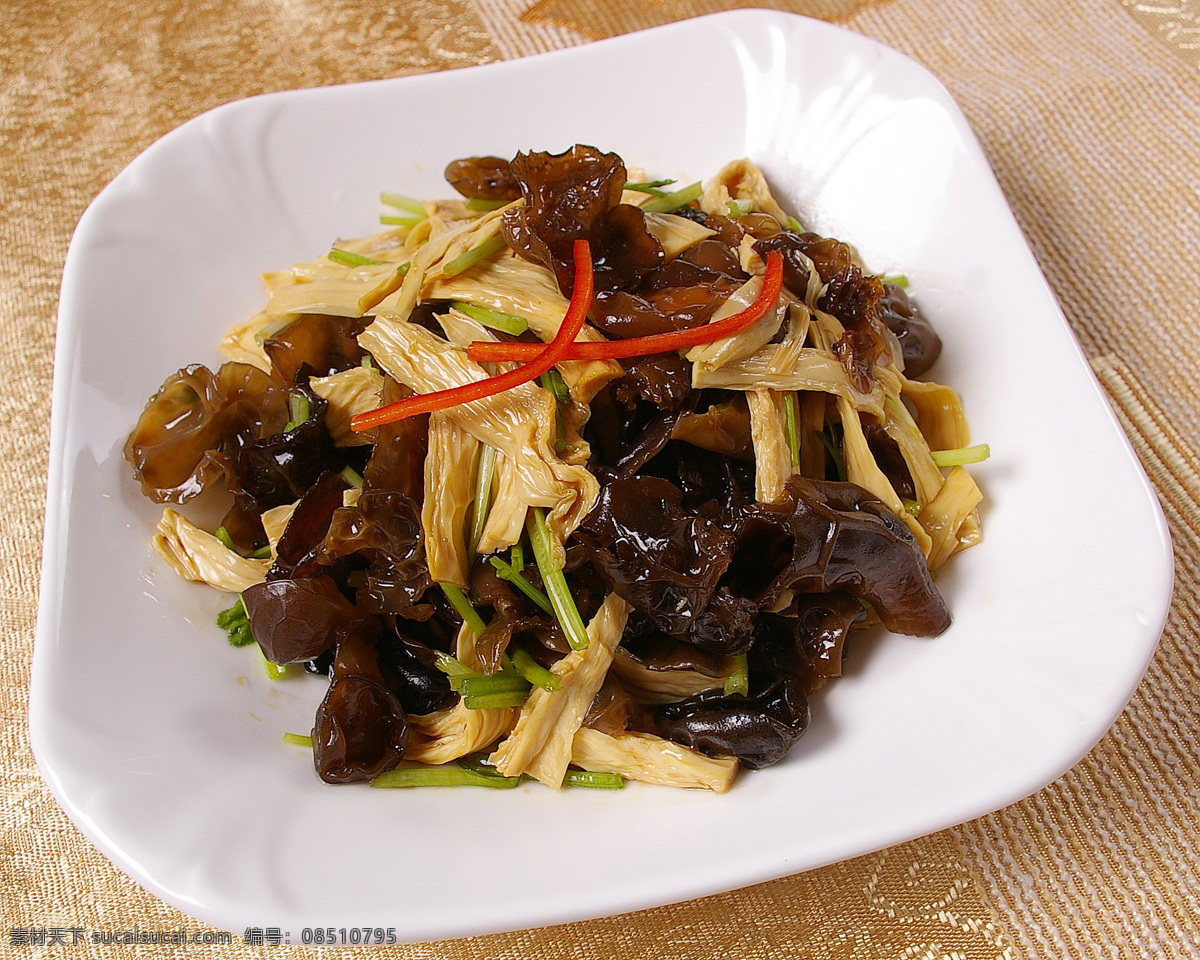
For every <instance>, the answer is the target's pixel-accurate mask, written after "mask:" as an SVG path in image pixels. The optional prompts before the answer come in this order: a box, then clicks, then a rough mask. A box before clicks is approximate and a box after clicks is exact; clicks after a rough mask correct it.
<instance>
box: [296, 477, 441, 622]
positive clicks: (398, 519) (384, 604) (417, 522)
mask: <svg viewBox="0 0 1200 960" xmlns="http://www.w3.org/2000/svg"><path fill="white" fill-rule="evenodd" d="M317 555H318V561H319V562H320V563H321V564H325V565H329V566H331V565H333V564H335V563H337V562H338V561H339V560H342V559H344V558H354V559H356V560H357V561H359V562H365V564H366V566H365V569H363V570H362V573H361V578H362V582H361V585H360V586H358V588H357V594H356V600H357V603H358V605H359V606H360V607H361V608H362V609H364V610H369V611H371V612H373V613H380V614H387V615H394V616H402V617H406V618H408V619H410V620H427V619H429V617H430V615H431V614H432V613H433V608H432V607H431V606H429V604H428V603H427V602H422V598H423V597H424V595H425V591H426V590H428V589H429V587H430V585H431V584H432V581H431V580H430V578H429V568H428V567H427V566H426V563H425V541H424V538H423V534H422V532H421V514H420V508H419V507H418V506H417V505H416V504H415V503H414V502H413V501H412V500H411V499H409V498H408V497H407V496H405V495H404V494H402V493H399V492H398V491H395V490H368V491H367V492H365V493H363V494H362V495H361V496H360V497H359V498H358V501H357V502H356V503H355V504H354V505H353V506H348V507H338V509H336V510H335V511H334V513H333V516H332V518H331V520H330V523H329V526H328V528H327V531H326V533H325V540H324V543H323V544H322V545H321V547H320V549H319V550H318V551H317Z"/></svg>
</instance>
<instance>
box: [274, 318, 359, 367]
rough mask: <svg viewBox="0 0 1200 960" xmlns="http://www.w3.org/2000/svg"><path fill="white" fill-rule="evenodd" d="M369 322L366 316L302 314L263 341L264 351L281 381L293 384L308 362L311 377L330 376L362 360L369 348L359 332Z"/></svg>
mask: <svg viewBox="0 0 1200 960" xmlns="http://www.w3.org/2000/svg"><path fill="white" fill-rule="evenodd" d="M369 322H370V318H367V317H333V316H327V315H325V314H316V313H309V314H301V315H300V316H298V317H296V319H295V320H293V321H292V322H291V323H289V324H288V325H287V326H286V327H284V328H283V329H282V330H279V331H278V332H276V333H275V334H273V335H272V336H270V337H268V338H267V339H266V340H264V341H263V350H264V351H266V354H267V356H268V357H269V358H270V360H271V369H272V372H273V373H274V374H275V378H276V379H277V380H278V381H279V382H280V383H284V384H291V383H294V382H295V380H296V373H297V372H298V371H299V370H300V369H301V368H302V367H304V366H305V365H307V366H308V367H309V369H310V370H311V375H312V376H316V377H327V376H330V375H331V374H334V373H340V372H341V371H343V370H349V369H350V368H351V367H357V366H358V365H359V364H360V363H361V362H362V358H363V356H364V355H365V354H366V351H365V350H363V348H362V347H360V346H359V345H358V335H359V334H360V333H362V332H363V330H364V329H366V326H367V324H368V323H369Z"/></svg>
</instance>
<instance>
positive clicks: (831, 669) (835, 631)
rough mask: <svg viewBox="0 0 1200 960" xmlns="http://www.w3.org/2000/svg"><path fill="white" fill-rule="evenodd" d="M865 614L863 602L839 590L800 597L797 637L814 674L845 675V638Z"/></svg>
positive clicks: (864, 617) (796, 620)
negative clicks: (843, 664)
mask: <svg viewBox="0 0 1200 960" xmlns="http://www.w3.org/2000/svg"><path fill="white" fill-rule="evenodd" d="M866 618H867V611H866V610H865V609H864V608H863V605H862V604H861V603H859V602H858V601H857V600H855V599H854V597H852V596H850V594H848V593H844V592H842V591H840V590H835V591H834V592H833V593H821V594H816V593H814V594H805V595H803V596H800V597H797V602H796V618H795V623H796V637H797V641H798V642H799V645H800V647H801V648H802V649H803V651H804V653H805V655H806V657H807V659H808V662H809V664H810V666H811V668H812V672H813V674H814V675H815V676H817V677H822V678H824V677H840V676H841V675H842V652H843V650H844V648H845V644H846V638H847V637H848V636H849V635H850V630H851V628H852V627H853V626H854V625H855V624H856V623H861V622H862V621H863V620H865V619H866Z"/></svg>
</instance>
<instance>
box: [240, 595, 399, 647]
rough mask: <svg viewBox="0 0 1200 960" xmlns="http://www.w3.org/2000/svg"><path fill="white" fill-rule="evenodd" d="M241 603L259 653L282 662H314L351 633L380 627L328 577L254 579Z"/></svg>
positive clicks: (364, 631) (376, 621) (373, 618)
mask: <svg viewBox="0 0 1200 960" xmlns="http://www.w3.org/2000/svg"><path fill="white" fill-rule="evenodd" d="M242 603H243V604H245V607H246V616H247V617H248V618H249V621H250V632H251V633H252V634H253V635H254V639H255V640H256V641H258V645H259V646H260V647H262V652H263V656H265V657H266V658H267V659H268V660H270V661H271V662H272V663H278V664H280V665H283V664H289V663H303V662H304V661H306V660H312V659H313V658H315V657H317V656H319V655H320V654H322V653H324V652H325V651H326V650H328V649H329V648H330V647H332V646H334V644H336V643H338V642H339V641H340V640H343V639H344V638H345V637H347V636H349V635H351V634H354V633H367V634H370V633H373V632H374V631H375V630H377V629H378V627H379V621H378V618H375V617H371V616H369V615H366V614H363V613H361V612H359V611H358V610H357V609H356V608H355V606H354V604H352V603H350V601H349V600H347V599H346V598H345V597H344V596H342V593H341V591H340V590H338V588H337V585H336V584H334V582H333V581H332V580H330V579H329V578H328V577H315V578H308V579H304V580H267V581H264V582H263V583H256V584H255V585H254V586H252V587H248V588H247V589H246V590H244V591H243V592H242Z"/></svg>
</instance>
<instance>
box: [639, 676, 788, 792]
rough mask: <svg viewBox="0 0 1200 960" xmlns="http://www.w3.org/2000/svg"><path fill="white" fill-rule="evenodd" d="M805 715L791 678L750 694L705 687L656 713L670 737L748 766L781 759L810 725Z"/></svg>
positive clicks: (661, 708) (767, 764)
mask: <svg viewBox="0 0 1200 960" xmlns="http://www.w3.org/2000/svg"><path fill="white" fill-rule="evenodd" d="M808 719H809V711H808V697H807V695H806V693H805V690H804V684H803V683H802V682H801V681H800V680H798V679H796V678H791V677H788V678H783V679H780V680H776V681H774V682H773V683H771V684H770V685H768V686H767V687H766V688H765V689H762V690H760V691H758V692H757V693H754V692H752V693H751V695H750V696H745V695H743V694H740V693H734V694H728V695H727V694H724V693H723V692H721V691H719V690H714V691H708V692H705V693H699V694H695V695H694V696H691V697H688V698H687V699H685V700H680V701H678V702H677V703H668V704H664V705H663V706H661V707H659V708H658V709H657V710H656V711H655V713H654V720H655V722H656V723H657V724H658V727H659V729H660V730H661V731H662V733H663V736H665V737H667V738H668V739H670V740H674V741H675V742H676V743H682V744H683V745H684V746H686V747H691V748H692V749H693V750H698V751H700V752H701V753H704V754H707V755H709V756H717V757H737V758H738V760H739V761H741V763H742V765H743V766H746V767H749V768H750V769H751V770H758V769H760V768H762V767H768V766H770V765H771V764H773V763H778V762H779V761H780V760H782V759H783V758H784V756H786V755H787V752H788V751H789V750H790V749H791V748H792V745H793V744H795V742H796V741H797V740H799V739H800V737H801V736H802V735H803V734H804V731H805V730H806V729H807V728H808Z"/></svg>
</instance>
